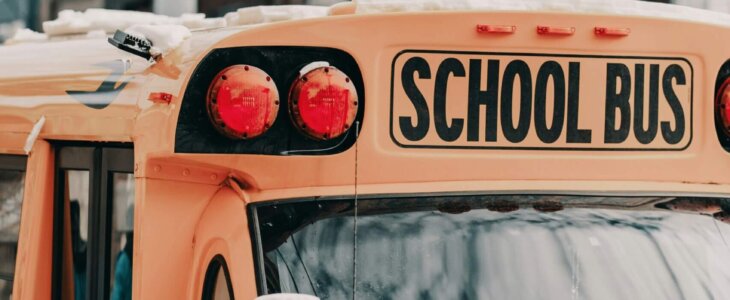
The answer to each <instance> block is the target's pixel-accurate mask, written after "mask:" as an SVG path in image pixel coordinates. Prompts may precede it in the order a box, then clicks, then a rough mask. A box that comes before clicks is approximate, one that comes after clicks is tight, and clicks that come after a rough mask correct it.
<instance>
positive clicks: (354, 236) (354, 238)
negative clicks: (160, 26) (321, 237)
mask: <svg viewBox="0 0 730 300" xmlns="http://www.w3.org/2000/svg"><path fill="white" fill-rule="evenodd" d="M359 135H360V121H356V122H355V212H354V214H355V219H354V221H353V224H352V227H353V229H352V300H355V299H357V297H356V296H355V295H356V294H357V192H358V191H357V155H358V153H357V144H358V138H359Z"/></svg>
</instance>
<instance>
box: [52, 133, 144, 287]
mask: <svg viewBox="0 0 730 300" xmlns="http://www.w3.org/2000/svg"><path fill="white" fill-rule="evenodd" d="M55 146H56V147H55V157H56V164H55V166H54V173H55V176H54V200H53V201H54V202H53V203H54V204H53V206H54V212H53V216H54V217H53V266H52V275H51V276H52V277H51V293H52V294H51V295H52V299H62V297H63V295H62V286H61V282H62V277H63V242H64V229H65V228H64V225H65V224H64V215H65V203H64V200H65V199H64V194H65V192H66V191H65V188H66V184H65V183H66V175H65V172H66V171H68V170H82V171H89V212H88V214H89V216H88V220H89V221H88V229H87V230H88V231H87V232H88V241H87V245H88V246H87V249H88V250H87V251H88V254H87V257H86V260H87V261H86V266H87V267H86V268H87V269H86V271H87V282H86V299H108V298H109V295H110V292H111V278H112V276H113V274H112V273H111V271H112V270H110V269H109V265H108V263H107V262H108V261H109V259H110V257H111V247H110V246H111V225H112V222H113V220H112V219H113V216H112V208H113V203H112V201H113V192H114V190H113V187H112V186H111V185H110V184H112V183H113V174H114V173H132V174H134V150H133V145H132V144H131V143H104V144H98V143H58V144H56V145H55Z"/></svg>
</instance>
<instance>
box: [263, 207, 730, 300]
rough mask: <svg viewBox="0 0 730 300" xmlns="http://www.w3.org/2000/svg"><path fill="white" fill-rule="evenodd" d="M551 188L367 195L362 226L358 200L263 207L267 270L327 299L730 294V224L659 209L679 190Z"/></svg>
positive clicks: (293, 288)
mask: <svg viewBox="0 0 730 300" xmlns="http://www.w3.org/2000/svg"><path fill="white" fill-rule="evenodd" d="M505 199H506V200H505ZM545 199H550V200H549V201H543V200H545ZM554 199H555V197H543V198H541V197H534V196H530V197H527V196H525V197H519V196H510V197H507V198H502V199H500V200H492V201H490V200H485V199H479V198H473V197H472V198H464V197H448V198H427V199H406V200H404V199H372V200H360V202H359V204H358V209H359V210H358V217H357V227H356V228H357V230H355V223H354V216H353V201H352V200H347V201H345V200H343V201H339V200H330V201H311V202H299V203H291V204H277V205H263V206H258V207H256V208H254V209H253V211H252V213H254V214H256V215H257V216H256V217H257V218H258V220H259V224H258V225H259V226H258V227H259V228H260V229H259V230H260V235H259V239H260V245H259V246H260V249H259V250H260V252H262V253H263V254H264V255H263V257H260V260H259V264H261V263H263V267H262V266H259V269H260V270H261V271H260V272H261V273H263V275H262V276H263V277H265V282H266V287H265V288H266V292H268V293H273V292H290V293H303V294H311V295H317V296H319V297H321V298H322V299H345V298H347V299H352V298H353V297H352V293H353V290H355V291H356V298H359V299H383V298H391V299H584V298H588V299H730V284H729V283H730V248H728V245H727V243H726V240H727V239H730V227H729V226H730V225H728V224H726V223H723V222H720V221H718V220H716V219H715V218H712V217H708V216H704V215H700V214H697V213H698V210H692V211H684V212H676V211H671V210H666V209H665V210H661V209H656V208H655V204H656V203H659V202H663V203H665V204H659V205H657V206H659V207H665V208H666V207H667V206H668V205H666V203H668V202H667V201H670V200H672V198H663V199H662V198H591V197H571V198H565V199H562V201H561V200H560V199H558V200H557V201H555V200H554ZM622 201H623V202H622ZM698 201H699V200H698ZM530 203H531V204H530ZM620 203H624V204H628V205H631V206H633V209H627V208H629V207H622V206H621V205H618V204H620ZM528 204H529V205H528ZM703 208H707V206H706V205H704V206H703ZM689 212H691V213H689ZM700 213H706V212H704V211H700ZM355 236H356V240H357V243H354V242H353V241H355ZM353 282H354V283H355V284H354V286H353Z"/></svg>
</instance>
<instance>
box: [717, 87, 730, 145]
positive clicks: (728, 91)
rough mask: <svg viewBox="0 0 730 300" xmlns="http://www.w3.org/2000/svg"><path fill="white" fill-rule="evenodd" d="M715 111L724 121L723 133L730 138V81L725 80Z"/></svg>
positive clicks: (718, 94)
mask: <svg viewBox="0 0 730 300" xmlns="http://www.w3.org/2000/svg"><path fill="white" fill-rule="evenodd" d="M715 110H716V111H717V115H719V117H720V121H722V128H723V131H724V132H725V134H726V135H727V136H730V79H729V80H725V82H723V84H722V86H720V89H719V91H718V93H717V99H716V100H715Z"/></svg>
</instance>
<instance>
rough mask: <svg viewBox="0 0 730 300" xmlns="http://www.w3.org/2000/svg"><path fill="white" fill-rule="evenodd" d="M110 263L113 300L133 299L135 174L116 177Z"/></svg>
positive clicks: (115, 175)
mask: <svg viewBox="0 0 730 300" xmlns="http://www.w3.org/2000/svg"><path fill="white" fill-rule="evenodd" d="M112 180H113V181H112V182H113V187H112V189H113V194H112V196H113V198H112V200H113V206H112V215H113V217H112V232H111V239H112V240H111V251H112V253H111V256H110V259H111V261H110V262H109V265H110V268H109V269H110V270H112V276H110V278H111V281H112V282H111V295H110V299H112V300H125V299H132V258H133V255H132V254H133V253H132V250H133V244H132V242H133V241H134V174H128V173H114V176H112Z"/></svg>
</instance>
